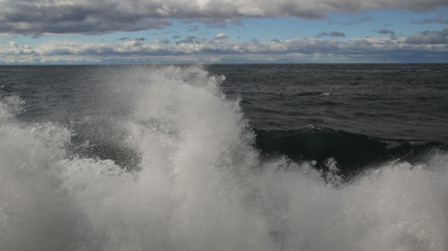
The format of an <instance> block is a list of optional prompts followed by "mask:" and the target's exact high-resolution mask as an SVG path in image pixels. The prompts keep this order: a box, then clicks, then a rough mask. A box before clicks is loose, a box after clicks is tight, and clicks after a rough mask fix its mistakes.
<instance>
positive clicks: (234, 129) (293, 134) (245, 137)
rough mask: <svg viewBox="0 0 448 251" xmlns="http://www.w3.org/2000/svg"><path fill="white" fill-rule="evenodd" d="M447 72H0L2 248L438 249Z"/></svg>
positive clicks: (409, 68) (413, 67)
mask: <svg viewBox="0 0 448 251" xmlns="http://www.w3.org/2000/svg"><path fill="white" fill-rule="evenodd" d="M447 125H448V64H341V65H339V64H304V65H300V64H292V65H203V66H195V65H103V66H99V65H98V66H95V65H79V66H0V250H8V251H24V250H33V251H34V250H45V251H53V250H54V251H56V250H58V251H61V250H67V251H69V250H70V251H71V250H73V251H81V250H82V251H84V250H86V251H87V250H88V251H101V250H104V251H106V250H107V251H114V250H117V251H122V250H132V251H140V250H332V251H333V250H336V251H337V250H340V251H350V250H448V210H447V208H448V126H447Z"/></svg>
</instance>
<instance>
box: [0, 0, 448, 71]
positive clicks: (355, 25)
mask: <svg viewBox="0 0 448 251" xmlns="http://www.w3.org/2000/svg"><path fill="white" fill-rule="evenodd" d="M447 37H448V0H0V64H2V65H8V64H133V63H156V64H184V63H187V64H214V63H216V64H220V63H224V64H227V63H441V62H442V63H448V39H447Z"/></svg>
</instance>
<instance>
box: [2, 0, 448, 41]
mask: <svg viewBox="0 0 448 251" xmlns="http://www.w3.org/2000/svg"><path fill="white" fill-rule="evenodd" d="M441 6H448V2H447V1H446V0H427V1H421V0H370V1H359V0H344V1H340V0H314V1H309V0H239V1H234V0H189V1H187V0H164V1H160V0H126V1H123V0H102V1H92V0H63V1H61V0H33V1H29V0H2V1H0V32H3V33H15V34H35V33H59V34H60V33H110V32H115V31H137V30H146V29H160V28H163V27H164V26H168V25H172V23H171V22H170V21H167V20H168V19H172V18H176V19H184V20H203V21H207V22H214V23H223V22H224V23H226V22H237V21H236V20H238V19H240V18H245V17H299V18H324V17H325V15H326V14H327V13H331V12H356V11H367V10H378V9H408V10H428V9H433V8H437V7H441ZM366 20H368V17H367V18H364V19H358V20H353V22H352V23H357V22H364V21H366Z"/></svg>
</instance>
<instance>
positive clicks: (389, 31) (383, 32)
mask: <svg viewBox="0 0 448 251" xmlns="http://www.w3.org/2000/svg"><path fill="white" fill-rule="evenodd" d="M376 32H377V33H378V34H383V35H391V36H395V31H393V30H388V29H381V30H377V31H376Z"/></svg>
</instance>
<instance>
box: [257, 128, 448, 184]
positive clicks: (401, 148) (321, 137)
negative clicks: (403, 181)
mask: <svg viewBox="0 0 448 251" xmlns="http://www.w3.org/2000/svg"><path fill="white" fill-rule="evenodd" d="M255 133H256V135H257V137H256V144H257V147H258V149H259V150H260V152H261V153H262V155H263V156H264V157H265V158H269V157H273V156H279V155H286V156H287V157H288V158H290V159H291V160H294V161H315V167H316V168H318V169H320V170H322V171H324V173H325V172H328V171H329V170H328V164H327V162H328V160H329V159H334V160H335V161H336V163H337V165H338V169H339V171H340V173H341V174H342V175H343V176H344V177H346V178H349V177H353V176H354V175H356V174H359V173H360V172H362V171H364V170H366V169H368V168H369V167H373V166H378V165H380V164H383V163H386V162H389V161H395V160H400V161H406V162H410V163H418V162H420V161H423V160H424V158H425V156H426V155H428V154H429V153H430V152H433V151H437V150H442V151H447V150H448V146H447V145H445V144H442V143H438V142H428V141H423V140H404V139H382V138H377V137H370V136H367V135H363V134H356V133H351V132H346V131H342V130H335V129H331V128H320V127H306V128H302V129H299V130H288V131H282V130H269V131H266V130H255Z"/></svg>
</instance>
